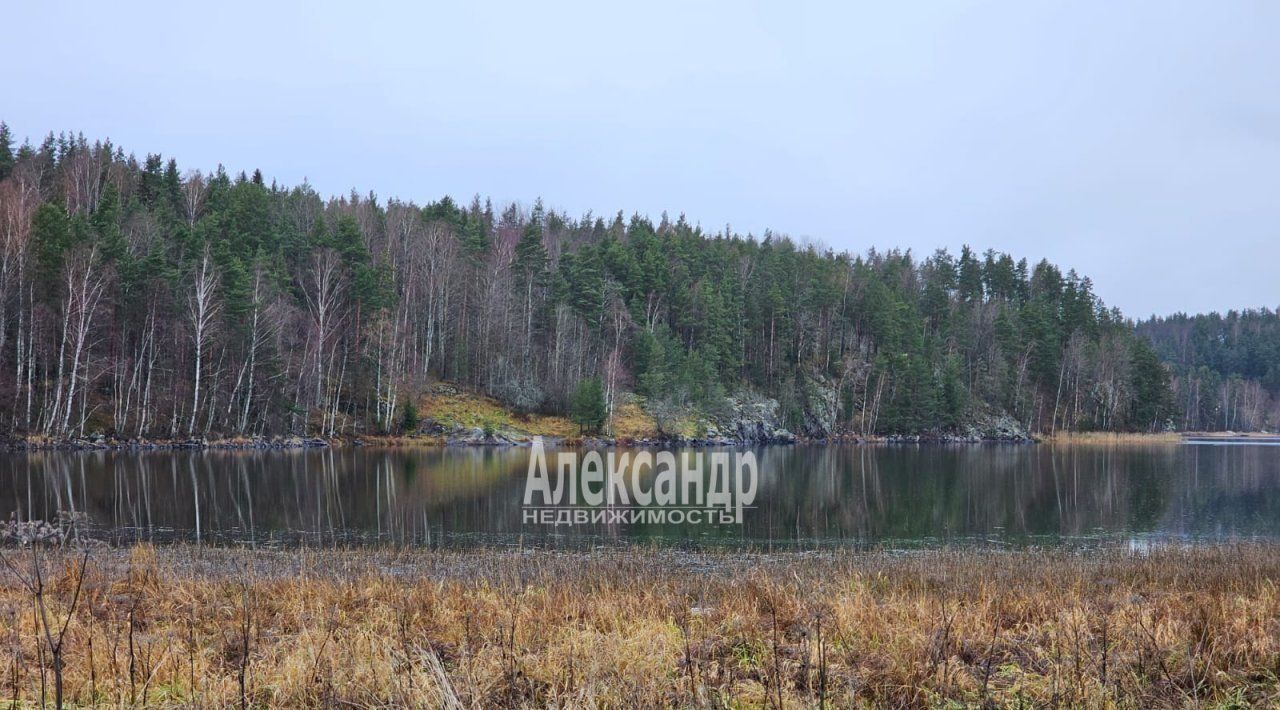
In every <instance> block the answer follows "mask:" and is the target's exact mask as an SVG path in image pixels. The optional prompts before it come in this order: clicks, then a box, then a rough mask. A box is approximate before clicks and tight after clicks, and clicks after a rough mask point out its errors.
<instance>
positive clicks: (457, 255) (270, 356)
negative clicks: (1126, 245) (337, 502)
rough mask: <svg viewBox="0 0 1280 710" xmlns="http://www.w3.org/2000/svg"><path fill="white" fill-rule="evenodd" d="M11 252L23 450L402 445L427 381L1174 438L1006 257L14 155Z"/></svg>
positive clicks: (105, 157)
mask: <svg viewBox="0 0 1280 710" xmlns="http://www.w3.org/2000/svg"><path fill="white" fill-rule="evenodd" d="M0 229H3V240H4V242H3V249H4V251H3V271H2V273H0V309H2V310H0V353H3V355H2V356H0V424H2V425H3V427H4V428H5V429H6V430H12V431H15V432H19V433H35V434H47V435H50V436H55V437H62V436H69V435H78V434H81V433H84V432H105V433H114V434H116V435H120V436H140V435H145V436H170V437H173V436H187V435H192V434H194V435H213V434H218V435H234V434H261V433H268V434H274V433H299V434H301V433H311V434H322V435H333V434H355V433H367V432H376V431H386V430H391V431H394V430H396V429H397V427H398V426H399V425H400V422H401V421H402V419H403V417H402V412H403V411H404V409H405V406H406V403H407V402H409V401H410V400H412V399H413V398H414V397H415V396H416V395H417V394H419V393H420V392H422V391H424V389H425V388H426V387H427V386H428V384H429V383H431V382H435V381H440V380H444V381H449V382H452V383H455V384H458V385H461V386H464V387H467V388H471V389H474V390H477V391H480V392H484V393H487V394H491V395H493V396H494V397H496V398H498V399H500V400H501V401H503V402H505V403H507V404H508V405H510V406H511V407H513V408H516V409H520V410H530V411H532V410H537V411H542V412H563V411H566V410H567V409H569V408H570V406H571V402H572V401H573V399H574V396H573V395H574V393H575V391H579V390H581V389H582V388H580V385H581V384H582V383H584V382H598V383H599V385H600V386H601V389H602V390H603V393H604V397H605V399H606V402H607V405H608V406H613V404H614V403H615V402H618V401H619V400H620V398H621V397H622V396H623V395H624V393H636V394H639V395H641V396H642V397H643V398H644V400H643V401H644V403H645V406H646V407H648V408H649V410H650V411H651V412H654V413H657V414H658V415H659V421H663V419H664V418H666V419H669V418H671V417H676V416H693V415H697V414H698V413H700V412H701V413H708V414H714V413H716V412H719V411H723V410H724V409H725V408H726V407H729V406H731V405H730V404H729V398H730V397H733V400H734V401H741V399H742V398H744V397H754V398H760V397H767V398H773V399H776V400H777V401H778V402H779V403H780V408H779V409H780V411H781V413H782V416H783V418H784V421H785V423H786V424H787V425H788V426H789V427H791V428H792V429H793V430H796V431H800V432H804V433H809V434H814V435H820V434H824V433H827V432H828V431H831V430H833V429H838V430H844V431H853V432H858V433H872V432H875V433H895V432H920V431H956V430H964V429H966V428H969V427H973V426H985V425H986V424H988V423H990V422H991V421H994V420H997V419H1000V418H1002V417H1003V418H1004V419H1005V420H1006V421H1008V420H1010V419H1016V420H1017V422H1020V423H1021V424H1022V425H1023V426H1025V427H1026V428H1027V429H1029V430H1033V431H1039V432H1049V431H1054V430H1065V429H1108V430H1150V429H1155V428H1160V427H1163V426H1165V424H1166V422H1167V421H1169V420H1170V419H1171V418H1173V419H1175V420H1176V421H1181V417H1182V410H1181V409H1180V408H1172V409H1171V404H1172V400H1171V398H1170V392H1169V388H1168V382H1167V376H1166V371H1165V369H1164V368H1163V367H1162V366H1161V364H1160V362H1159V361H1158V360H1157V358H1156V355H1155V353H1154V352H1153V350H1152V349H1151V347H1150V346H1149V344H1148V342H1147V341H1146V340H1145V339H1144V338H1140V337H1138V336H1136V335H1135V333H1134V329H1133V325H1132V323H1130V322H1127V321H1126V320H1125V319H1124V318H1123V317H1122V316H1121V315H1120V314H1119V313H1118V312H1116V311H1114V310H1108V309H1107V308H1105V307H1104V306H1103V304H1102V303H1101V302H1100V301H1099V300H1098V299H1097V298H1096V297H1095V296H1094V294H1093V292H1092V287H1091V284H1090V282H1089V280H1088V279H1087V278H1083V277H1081V276H1078V275H1077V274H1075V273H1071V272H1069V273H1065V274H1064V273H1062V272H1061V271H1060V270H1059V269H1058V268H1056V267H1055V266H1053V265H1051V264H1048V263H1044V262H1041V263H1039V264H1034V265H1033V264H1028V263H1027V262H1026V261H1025V260H1021V261H1020V260H1016V259H1015V258H1014V257H1011V256H1008V255H1005V254H999V253H994V252H990V251H988V252H985V253H975V252H972V251H970V250H969V249H967V248H966V249H965V250H963V251H962V252H961V253H960V254H959V255H953V254H948V253H946V252H938V253H935V254H932V255H929V256H928V257H926V258H919V257H917V256H916V255H912V254H910V253H902V252H898V251H891V252H875V251H872V252H868V253H864V254H860V255H851V254H846V253H834V252H832V251H830V250H828V249H825V248H820V247H814V246H807V245H802V244H797V243H796V242H794V241H792V240H791V239H788V238H786V237H783V236H780V235H777V234H770V233H765V234H764V235H760V236H759V237H757V238H753V237H749V236H747V237H744V236H741V235H737V234H729V233H714V234H713V233H708V232H705V231H703V230H702V229H701V228H699V227H697V226H694V225H691V224H690V223H689V222H688V221H686V219H685V218H684V217H683V216H682V217H679V218H676V219H670V218H668V216H667V215H665V214H664V215H662V216H661V217H660V218H659V219H657V220H650V219H648V218H645V217H641V216H632V217H630V218H626V217H624V216H623V215H622V214H621V213H619V214H618V215H617V216H612V217H604V218H602V217H597V216H594V215H591V214H588V215H585V216H582V217H578V218H574V217H571V216H569V215H564V214H558V213H556V212H554V211H549V210H546V209H544V208H543V206H542V204H541V203H540V202H538V203H535V204H534V205H532V206H531V207H530V208H528V209H521V208H519V207H517V206H515V205H508V206H495V205H492V204H490V203H489V202H487V201H483V200H481V199H479V198H477V199H475V200H473V201H472V202H471V203H470V204H458V203H455V202H453V201H451V200H449V199H447V198H446V199H442V200H440V201H437V202H432V203H429V204H426V205H418V204H414V203H413V202H403V201H399V200H394V199H392V200H379V199H377V198H375V197H374V196H372V195H370V196H360V195H357V194H354V193H353V194H351V195H349V196H346V197H342V198H335V199H326V198H324V197H322V196H320V195H318V194H316V192H315V191H314V190H312V189H311V188H310V187H309V186H307V185H305V184H304V185H299V186H294V187H284V186H279V185H276V184H274V183H272V184H266V183H264V181H263V178H262V176H261V174H260V173H258V172H256V171H255V172H253V173H252V174H249V175H246V174H244V173H240V174H236V175H230V174H227V173H226V172H224V171H223V170H222V169H221V168H219V169H218V170H216V171H214V172H212V173H208V174H202V173H201V172H199V171H196V170H183V169H182V168H181V167H180V166H178V165H177V164H176V163H175V162H174V161H173V160H171V159H164V158H162V157H161V156H159V155H148V156H146V157H145V158H143V159H141V160H139V159H135V158H134V157H133V156H131V155H126V154H125V153H124V152H122V151H121V150H120V149H119V148H117V147H116V146H114V145H111V144H110V143H90V142H87V141H86V140H85V139H84V138H83V137H80V136H70V135H66V136H52V135H51V136H50V137H49V138H47V139H46V140H45V141H43V142H42V143H41V144H40V145H23V146H20V147H18V146H15V145H14V144H13V141H12V139H11V137H10V136H9V134H8V132H7V131H5V133H4V135H3V140H0ZM584 391H588V392H589V391H590V388H587V389H585V390H584ZM1006 415H1007V416H1006Z"/></svg>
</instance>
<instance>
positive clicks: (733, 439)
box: [0, 385, 1274, 451]
mask: <svg viewBox="0 0 1280 710" xmlns="http://www.w3.org/2000/svg"><path fill="white" fill-rule="evenodd" d="M416 404H417V411H418V412H420V415H419V416H420V420H419V422H418V423H417V425H416V427H415V431H413V432H411V433H401V434H374V435H356V434H351V435H336V436H332V437H306V436H243V437H228V438H216V437H210V438H202V437H195V438H192V437H182V438H174V439H145V438H121V437H112V436H107V435H94V436H87V437H70V438H54V437H47V436H25V437H23V436H15V437H12V438H10V439H8V440H5V441H4V442H3V443H2V444H0V448H3V449H4V450H8V451H47V450H110V451H146V450H180V449H211V450H285V449H308V448H325V447H349V446H370V447H443V446H521V445H527V444H529V443H530V442H531V441H532V439H533V437H535V436H541V437H543V438H544V440H546V441H547V442H548V443H556V444H561V445H571V446H579V445H582V446H610V445H619V446H656V445H672V446H724V445H749V444H791V443H798V444H819V445H821V444H895V443H905V444H953V443H1048V444H1089V445H1100V444H1101V445H1116V444H1151V443H1164V442H1178V441H1183V440H1186V439H1188V438H1195V439H1201V440H1211V439H1223V440H1226V439H1235V440H1242V441H1250V440H1266V437H1268V436H1274V435H1270V434H1266V433H1263V432H1246V433H1237V432H1154V433H1152V432H1106V431H1070V432H1057V433H1054V434H1047V435H1028V434H1026V433H1025V432H1023V431H1021V430H1019V429H1018V428H1017V427H1016V426H1010V427H1008V428H1007V429H1004V430H994V431H980V430H972V429H971V430H969V431H967V432H964V433H960V432H929V433H924V434H912V435H880V434H862V433H858V432H848V431H846V432H834V433H831V434H829V435H827V436H823V437H812V436H804V435H796V434H793V433H791V432H789V431H787V430H785V429H781V428H780V427H778V424H777V422H776V421H767V422H761V421H745V422H744V421H730V422H729V423H728V424H727V425H725V424H723V422H722V426H721V427H720V428H717V426H716V425H715V423H712V422H709V421H708V419H707V418H705V417H704V416H701V415H699V414H697V413H692V414H690V415H689V416H687V417H685V418H683V419H680V420H677V421H675V422H674V423H668V424H667V427H666V430H664V428H663V427H662V426H660V425H659V423H658V421H657V419H656V418H655V417H654V416H652V415H651V414H650V413H649V412H648V411H647V410H646V408H645V406H644V402H643V400H641V399H640V398H632V399H630V400H628V401H627V402H626V403H625V404H623V405H622V406H620V407H619V408H618V410H617V411H616V412H615V413H614V415H613V416H612V417H611V418H609V420H608V422H607V425H606V426H604V427H603V428H602V429H603V431H602V432H601V433H599V434H595V435H584V434H583V433H582V432H581V430H580V428H579V427H578V425H576V424H574V423H573V422H571V421H569V420H567V419H565V418H563V417H557V416H547V415H538V414H521V413H518V412H516V411H514V410H512V409H510V408H508V407H504V406H503V405H502V404H501V403H500V402H498V401H497V400H494V399H492V398H489V397H485V396H483V395H480V394H476V393H468V392H464V391H461V390H459V389H458V388H456V387H453V386H450V385H440V386H437V387H436V388H434V389H433V390H432V391H429V392H428V393H427V394H425V395H423V396H422V397H420V398H419V399H418V400H417V403H416ZM743 434H745V436H744V435H743Z"/></svg>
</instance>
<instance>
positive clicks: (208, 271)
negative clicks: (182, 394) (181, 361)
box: [187, 246, 220, 435]
mask: <svg viewBox="0 0 1280 710" xmlns="http://www.w3.org/2000/svg"><path fill="white" fill-rule="evenodd" d="M191 276H192V283H191V293H190V294H189V295H188V297H187V314H188V316H189V317H190V318H191V340H192V342H193V343H194V344H195V358H196V362H195V372H194V374H193V375H192V387H191V422H190V424H188V426H187V431H188V432H189V433H190V434H193V435H194V434H195V431H196V416H197V414H198V413H199V411H200V384H201V381H202V380H203V375H204V371H203V367H204V355H205V350H206V349H207V347H208V345H209V341H210V339H211V337H212V334H213V326H214V319H215V318H216V317H217V314H218V311H219V309H220V304H219V303H218V302H217V290H218V273H217V269H216V268H215V267H214V264H213V257H212V256H211V254H210V252H209V247H208V246H206V247H205V248H204V252H203V253H202V254H201V256H200V264H199V265H198V266H197V267H196V270H195V272H194V273H193V274H192V275H191Z"/></svg>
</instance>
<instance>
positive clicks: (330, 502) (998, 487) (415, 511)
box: [0, 443, 1280, 548]
mask: <svg viewBox="0 0 1280 710" xmlns="http://www.w3.org/2000/svg"><path fill="white" fill-rule="evenodd" d="M752 451H753V452H754V453H755V454H756V456H757V458H758V463H759V473H760V480H759V487H758V491H757V494H756V497H755V500H754V507H752V508H750V509H748V510H745V511H744V513H743V519H742V522H741V524H737V523H720V522H718V521H717V522H716V523H714V524H702V525H690V524H672V523H670V522H666V523H653V522H648V521H640V522H635V523H617V522H616V521H601V522H595V523H590V524H586V525H574V526H563V525H562V526H550V525H542V524H537V523H533V522H529V521H527V520H526V519H525V517H524V516H523V515H522V503H523V497H524V488H525V477H526V473H527V471H528V468H529V458H530V450H529V449H528V448H461V447H458V448H455V447H449V448H434V449H433V448H423V449H375V448H360V447H355V448H340V449H309V450H296V451H225V450H205V451H153V452H123V451H83V452H32V453H20V454H6V455H3V456H2V457H0V518H2V519H8V518H10V517H11V516H13V517H17V518H19V519H23V520H33V519H34V520H54V519H57V518H59V517H61V519H62V520H63V521H65V524H66V525H67V526H68V528H69V529H73V530H72V532H74V534H78V535H83V536H90V537H94V538H99V539H105V540H110V541H112V542H116V543H122V542H129V541H135V540H148V541H156V542H164V541H173V540H187V541H199V542H201V543H210V544H224V545H243V544H252V545H294V544H319V545H348V544H363V543H376V542H385V543H393V544H416V545H428V546H437V547H449V546H469V545H504V546H505V545H529V546H543V547H579V546H584V545H596V544H616V543H622V542H654V543H659V544H675V545H729V546H750V547H762V548H764V547H770V548H772V547H800V548H805V547H819V546H831V545H859V546H862V545H887V546H900V547H917V546H934V545H939V544H950V543H956V544H968V543H975V544H986V545H990V544H1010V545H1028V544H1033V545H1061V544H1067V545H1077V544H1079V545H1089V544H1093V543H1100V542H1116V541H1120V542H1129V543H1133V544H1146V543H1149V542H1158V541H1187V542H1220V541H1224V540H1236V539H1277V538H1280V447H1278V446H1274V445H1270V446H1269V445H1253V444H1249V445H1213V444H1204V445H1195V444H1178V443H1161V444H1151V445H1114V446H1105V445H994V444H993V445H919V446H917V445H862V446H859V445H826V446H820V445H797V446H772V447H763V448H758V449H752Z"/></svg>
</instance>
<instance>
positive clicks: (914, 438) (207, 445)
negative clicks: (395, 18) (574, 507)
mask: <svg viewBox="0 0 1280 710" xmlns="http://www.w3.org/2000/svg"><path fill="white" fill-rule="evenodd" d="M543 440H544V441H545V442H546V443H547V444H548V445H556V446H561V445H564V446H582V447H585V448H605V447H612V446H628V447H664V446H665V447H690V448H703V447H721V446H791V445H839V444H844V445H865V444H925V445H937V444H982V443H1000V444H1027V443H1036V441H1037V440H1036V439H1035V438H1033V437H1029V436H1023V437H1016V436H1009V437H999V436H987V435H983V434H973V433H946V432H941V433H939V432H930V433H922V434H894V435H889V436H877V437H865V436H860V435H855V434H832V435H829V436H822V437H810V436H796V435H794V434H791V433H790V432H786V431H782V432H772V433H770V434H768V435H765V436H741V435H735V436H725V435H719V434H717V435H713V436H699V437H684V436H659V437H643V438H623V437H607V436H587V437H582V438H577V437H543ZM532 443H533V437H530V436H524V435H510V434H505V433H499V432H492V433H485V432H483V431H480V430H475V431H463V432H451V433H450V434H449V435H447V436H421V437H417V436H415V437H395V438H386V437H359V436H356V437H335V438H332V439H329V438H323V437H301V436H285V437H280V436H277V437H250V438H240V439H201V438H190V439H179V440H163V439H116V438H112V437H106V436H98V437H83V438H81V437H73V438H70V439H59V440H51V439H38V440H37V439H23V438H11V439H7V440H5V441H3V442H0V450H3V451H9V452H23V451H125V452H129V451H290V450H304V449H323V448H343V447H348V446H351V447H360V446H377V447H414V446H418V447H522V446H530V445H532Z"/></svg>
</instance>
